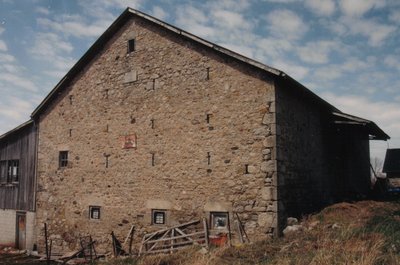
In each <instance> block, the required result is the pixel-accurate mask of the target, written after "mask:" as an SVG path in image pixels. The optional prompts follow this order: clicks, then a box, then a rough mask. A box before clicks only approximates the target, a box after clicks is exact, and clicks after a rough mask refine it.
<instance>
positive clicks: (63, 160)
mask: <svg viewBox="0 0 400 265" xmlns="http://www.w3.org/2000/svg"><path fill="white" fill-rule="evenodd" d="M58 162H59V165H58V166H59V167H60V168H63V167H67V166H68V151H60V154H59V157H58Z"/></svg>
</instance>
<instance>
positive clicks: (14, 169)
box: [7, 160, 19, 182]
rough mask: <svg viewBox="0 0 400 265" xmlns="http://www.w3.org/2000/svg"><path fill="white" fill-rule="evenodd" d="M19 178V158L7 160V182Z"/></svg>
mask: <svg viewBox="0 0 400 265" xmlns="http://www.w3.org/2000/svg"><path fill="white" fill-rule="evenodd" d="M18 180H19V160H9V161H8V170H7V182H18Z"/></svg>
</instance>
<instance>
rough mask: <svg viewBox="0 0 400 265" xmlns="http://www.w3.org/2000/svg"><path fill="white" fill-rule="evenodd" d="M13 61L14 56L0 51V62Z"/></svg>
mask: <svg viewBox="0 0 400 265" xmlns="http://www.w3.org/2000/svg"><path fill="white" fill-rule="evenodd" d="M14 61H15V57H14V56H12V55H10V54H6V53H0V63H11V62H14Z"/></svg>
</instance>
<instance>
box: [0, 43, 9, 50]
mask: <svg viewBox="0 0 400 265" xmlns="http://www.w3.org/2000/svg"><path fill="white" fill-rule="evenodd" d="M7 50H8V49H7V45H6V43H5V42H4V41H2V40H0V51H2V52H6V51H7Z"/></svg>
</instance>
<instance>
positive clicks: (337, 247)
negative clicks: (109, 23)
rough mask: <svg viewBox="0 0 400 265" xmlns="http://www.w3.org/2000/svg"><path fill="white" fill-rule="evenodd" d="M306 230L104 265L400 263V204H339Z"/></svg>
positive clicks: (313, 220) (309, 218)
mask: <svg viewBox="0 0 400 265" xmlns="http://www.w3.org/2000/svg"><path fill="white" fill-rule="evenodd" d="M302 225H303V226H304V227H305V229H304V231H303V232H300V233H298V234H296V235H292V236H288V237H284V238H279V239H275V240H272V241H271V240H269V241H260V242H255V243H253V244H249V245H243V246H236V247H230V248H219V249H213V250H211V251H210V252H209V253H207V254H201V253H200V252H199V249H198V248H192V249H188V250H185V251H181V252H178V253H175V254H172V255H157V256H148V257H144V258H138V259H114V260H110V261H107V262H102V263H101V264H103V265H123V264H134V265H217V264H218V265H309V264H310V265H319V264H333V265H335V264H337V265H339V264H353V265H397V264H400V202H399V201H396V202H375V201H361V202H357V203H339V204H335V205H332V206H330V207H328V208H326V209H324V210H322V211H321V212H320V213H318V214H315V215H311V216H307V217H305V218H303V220H302Z"/></svg>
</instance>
